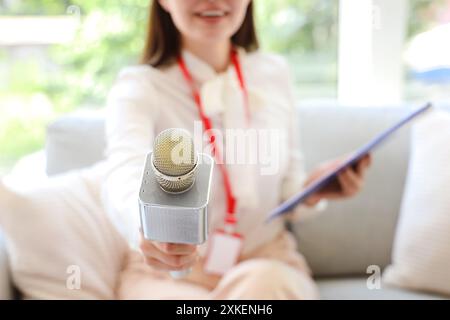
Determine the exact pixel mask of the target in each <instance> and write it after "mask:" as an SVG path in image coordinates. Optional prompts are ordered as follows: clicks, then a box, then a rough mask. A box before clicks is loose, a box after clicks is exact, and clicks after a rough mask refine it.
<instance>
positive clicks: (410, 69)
mask: <svg viewBox="0 0 450 320" xmlns="http://www.w3.org/2000/svg"><path fill="white" fill-rule="evenodd" d="M409 14H410V18H409V26H408V33H407V39H406V43H405V52H404V63H405V65H404V66H405V99H406V100H407V101H422V100H423V99H430V100H433V101H437V102H441V101H447V103H448V101H449V99H450V41H449V39H450V0H414V1H412V3H411V5H410V8H409Z"/></svg>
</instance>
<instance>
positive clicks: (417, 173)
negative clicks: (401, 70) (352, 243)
mask: <svg viewBox="0 0 450 320" xmlns="http://www.w3.org/2000/svg"><path fill="white" fill-rule="evenodd" d="M412 137H413V138H412V154H411V161H410V170H409V174H408V184H407V188H406V191H405V196H404V198H403V204H402V211H401V215H400V220H399V224H398V227H397V232H396V237H395V242H394V252H393V264H392V265H391V266H390V267H389V268H388V269H387V270H386V272H385V281H386V282H388V283H390V284H394V285H398V286H400V287H403V288H411V289H421V290H426V291H429V292H438V293H442V294H446V295H448V296H450V232H449V231H450V198H449V197H448V195H449V192H450V170H449V163H450V148H449V141H450V112H442V111H440V112H439V111H436V112H431V113H429V114H428V116H426V117H425V118H423V119H422V121H420V122H418V123H417V124H416V125H415V126H414V130H413V135H412Z"/></svg>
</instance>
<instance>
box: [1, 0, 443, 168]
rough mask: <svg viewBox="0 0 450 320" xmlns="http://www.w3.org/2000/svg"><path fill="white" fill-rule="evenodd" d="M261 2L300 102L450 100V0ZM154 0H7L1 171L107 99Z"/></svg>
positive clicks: (273, 45)
mask: <svg viewBox="0 0 450 320" xmlns="http://www.w3.org/2000/svg"><path fill="white" fill-rule="evenodd" d="M254 3H255V6H256V11H257V14H256V16H257V25H258V29H259V35H260V42H261V45H262V47H263V49H265V50H268V51H272V52H277V53H280V54H282V55H284V56H285V57H286V58H287V59H288V60H289V61H290V63H291V65H292V71H293V74H294V77H295V83H296V94H297V98H298V99H299V101H300V102H305V103H307V102H308V101H316V102H317V101H320V102H321V103H335V102H336V101H337V102H341V103H349V104H357V105H361V106H363V105H369V104H371V103H381V104H394V103H399V102H400V103H416V102H417V103H418V102H420V101H423V100H431V99H433V100H439V101H441V100H442V101H448V100H450V90H449V89H450V85H449V84H450V44H449V43H450V41H448V39H450V0H395V1H387V0H371V1H369V0H340V1H337V0H254ZM393 3H394V4H393ZM148 4H149V0H121V1H117V0H0V176H1V175H2V174H5V173H6V172H8V171H9V170H10V169H11V167H12V166H13V164H14V163H16V161H17V160H18V159H20V158H22V157H23V156H25V155H28V154H32V153H34V152H36V151H38V150H41V149H42V148H43V146H44V140H45V127H46V125H47V124H48V123H49V122H50V121H52V120H54V119H55V118H57V117H59V116H61V115H62V114H65V113H69V112H73V111H75V110H81V109H83V110H84V109H88V110H100V109H102V108H103V107H104V105H105V97H106V95H107V92H108V90H109V88H110V87H111V85H112V82H113V81H114V79H115V77H116V75H117V73H118V71H119V70H120V69H121V68H123V67H124V66H127V65H130V64H136V63H137V61H138V59H139V56H140V53H141V49H142V46H143V39H144V31H145V26H146V17H147V11H148V9H147V8H148ZM361 19H363V20H361ZM355 57H357V58H356V59H355ZM361 58H363V59H361ZM382 84H384V86H383V85H382ZM358 86H359V87H358ZM361 88H363V89H364V88H368V89H367V90H362V89H361ZM372 98H373V99H372ZM375 98H376V99H375Z"/></svg>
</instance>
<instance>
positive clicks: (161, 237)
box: [139, 129, 214, 278]
mask: <svg viewBox="0 0 450 320" xmlns="http://www.w3.org/2000/svg"><path fill="white" fill-rule="evenodd" d="M213 165H214V160H213V159H212V158H211V157H210V156H208V155H206V154H198V153H197V152H196V151H195V149H194V142H193V139H192V137H191V135H190V134H189V132H188V131H186V130H182V129H167V130H165V131H163V132H161V133H160V134H159V135H158V136H157V137H156V139H155V143H154V147H153V152H151V153H150V154H149V155H148V157H147V162H146V165H145V170H144V176H143V179H142V185H141V190H140V193H139V204H140V217H141V226H142V235H143V239H142V241H141V250H142V252H143V253H144V255H145V257H146V262H147V263H148V264H149V265H151V266H153V267H155V268H157V269H162V270H169V271H171V275H172V277H174V278H180V277H183V276H185V275H186V274H188V273H189V267H191V266H192V265H193V264H194V263H195V260H196V258H197V245H199V244H202V243H204V242H205V241H206V239H207V236H208V220H207V205H208V201H209V194H210V189H211V179H212V170H213Z"/></svg>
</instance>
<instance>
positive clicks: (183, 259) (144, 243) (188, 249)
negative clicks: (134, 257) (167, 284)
mask: <svg viewBox="0 0 450 320" xmlns="http://www.w3.org/2000/svg"><path fill="white" fill-rule="evenodd" d="M140 249H141V251H142V253H143V254H144V257H145V262H146V263H147V264H148V265H150V266H152V267H153V268H155V269H158V270H163V271H177V272H180V271H184V270H189V269H190V268H191V267H192V266H193V265H194V264H195V262H196V261H197V257H198V253H197V246H196V245H190V244H176V243H159V242H155V241H150V240H146V239H144V238H142V239H141V245H140Z"/></svg>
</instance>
